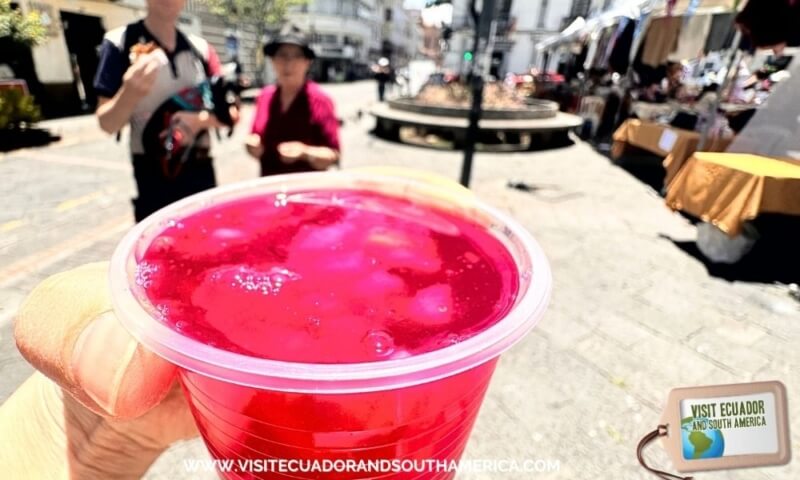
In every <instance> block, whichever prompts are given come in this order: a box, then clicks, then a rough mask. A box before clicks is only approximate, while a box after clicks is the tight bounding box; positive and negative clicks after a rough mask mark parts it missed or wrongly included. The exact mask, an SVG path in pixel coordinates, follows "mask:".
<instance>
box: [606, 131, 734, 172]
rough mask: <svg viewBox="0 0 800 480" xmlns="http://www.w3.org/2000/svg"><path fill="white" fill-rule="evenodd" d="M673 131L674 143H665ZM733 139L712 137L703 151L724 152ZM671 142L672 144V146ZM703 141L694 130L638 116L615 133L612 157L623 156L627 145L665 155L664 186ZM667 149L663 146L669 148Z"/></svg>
mask: <svg viewBox="0 0 800 480" xmlns="http://www.w3.org/2000/svg"><path fill="white" fill-rule="evenodd" d="M666 131H671V132H672V133H674V134H675V139H674V142H664V143H666V145H665V144H663V143H662V139H663V138H664V132H666ZM732 141H733V138H732V137H731V138H721V137H711V138H709V139H708V142H706V146H705V148H704V151H709V152H722V151H725V150H726V149H727V148H728V146H729V145H730V144H731V142H732ZM670 144H671V145H670ZM699 144H700V134H699V133H697V132H694V131H691V130H682V129H680V128H674V127H670V126H669V125H662V124H660V123H653V122H644V121H642V120H638V119H630V120H626V121H625V123H623V124H622V126H620V127H619V129H617V131H616V132H614V143H613V145H612V146H611V156H612V157H613V158H620V157H621V156H622V155H623V154H624V153H625V149H626V148H627V146H628V145H633V146H634V147H638V148H641V149H644V150H647V151H648V152H651V153H654V154H656V155H660V156H663V157H665V158H664V169H665V170H666V171H667V173H666V176H665V177H664V185H669V184H670V182H672V180H673V179H674V178H675V175H676V174H677V173H678V171H679V170H680V169H681V167H683V164H684V163H685V162H686V160H687V159H688V158H689V157H690V156H692V154H693V153H694V152H695V151H697V147H698V145H699ZM670 146H671V148H670V149H669V150H666V149H665V148H662V147H670Z"/></svg>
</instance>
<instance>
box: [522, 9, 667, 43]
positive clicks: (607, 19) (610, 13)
mask: <svg viewBox="0 0 800 480" xmlns="http://www.w3.org/2000/svg"><path fill="white" fill-rule="evenodd" d="M651 1H653V0H630V1H629V2H627V3H625V4H623V5H621V6H616V7H614V8H611V9H610V10H606V11H605V12H603V13H601V14H600V15H597V16H595V17H592V18H591V19H589V20H585V19H584V18H582V17H578V19H577V20H575V21H574V22H572V24H570V26H568V27H567V28H565V29H564V31H562V32H561V33H559V34H557V35H553V36H551V37H548V38H546V39H544V40H542V41H541V42H539V43H538V44H537V45H536V49H537V50H539V51H542V50H547V49H548V48H551V47H553V46H557V45H561V44H564V43H568V42H572V41H574V40H577V39H578V38H580V37H581V36H584V35H590V34H592V33H594V32H595V31H597V30H599V29H602V28H605V27H608V26H610V25H613V24H614V23H616V22H617V20H618V19H620V18H622V17H628V18H637V17H638V16H639V15H640V14H641V11H642V7H644V5H645V4H648V3H650V2H651ZM656 1H658V0H656Z"/></svg>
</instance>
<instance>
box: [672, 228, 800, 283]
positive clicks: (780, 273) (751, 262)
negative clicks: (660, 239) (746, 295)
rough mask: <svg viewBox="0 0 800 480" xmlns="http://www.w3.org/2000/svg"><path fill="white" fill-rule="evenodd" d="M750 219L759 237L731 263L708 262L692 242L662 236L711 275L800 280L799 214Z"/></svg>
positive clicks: (745, 279) (749, 279) (729, 278)
mask: <svg viewBox="0 0 800 480" xmlns="http://www.w3.org/2000/svg"><path fill="white" fill-rule="evenodd" d="M753 223H754V225H755V227H756V229H757V230H758V232H759V234H760V235H761V238H760V239H759V240H758V242H756V245H755V246H754V247H753V250H751V251H750V253H748V254H747V255H746V256H745V257H744V258H742V260H741V261H739V263H736V264H733V265H727V264H719V263H713V262H711V261H710V260H708V259H707V258H706V257H705V256H704V255H703V254H702V253H701V252H700V250H699V249H698V248H697V244H696V243H695V242H681V241H677V240H673V239H671V238H669V237H666V236H664V238H667V239H668V240H670V241H671V242H672V243H673V244H675V246H676V247H678V248H679V249H681V250H682V251H684V252H686V253H687V254H689V255H691V256H692V257H694V258H695V259H697V261H698V262H700V263H702V264H703V265H704V266H705V267H706V271H707V272H708V274H709V275H711V276H712V277H716V278H721V279H723V280H727V281H731V282H733V281H739V282H751V283H775V282H779V283H786V284H789V283H800V253H798V239H800V217H792V216H788V215H766V216H764V217H760V218H758V219H756V220H755V221H754V222H753Z"/></svg>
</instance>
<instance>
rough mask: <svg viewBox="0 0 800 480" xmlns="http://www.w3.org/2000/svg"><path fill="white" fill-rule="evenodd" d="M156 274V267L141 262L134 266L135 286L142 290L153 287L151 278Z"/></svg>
mask: <svg viewBox="0 0 800 480" xmlns="http://www.w3.org/2000/svg"><path fill="white" fill-rule="evenodd" d="M157 273H158V265H156V264H153V263H150V262H142V263H140V264H138V265H136V285H138V286H140V287H142V288H150V287H152V286H153V277H154V276H155V275H156V274H157Z"/></svg>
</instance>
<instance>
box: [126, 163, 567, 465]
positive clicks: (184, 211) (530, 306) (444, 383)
mask: <svg viewBox="0 0 800 480" xmlns="http://www.w3.org/2000/svg"><path fill="white" fill-rule="evenodd" d="M309 189H321V190H326V191H327V190H332V189H334V190H335V189H367V190H371V191H377V192H380V193H384V194H388V195H395V196H401V197H403V198H407V199H410V200H412V201H414V202H415V203H417V204H418V205H420V206H426V205H427V206H435V207H438V208H443V209H446V210H448V211H450V212H452V213H456V214H459V215H462V216H464V217H466V218H469V219H471V220H472V221H474V222H478V223H479V224H480V225H482V226H485V228H486V230H487V232H490V233H491V234H492V235H494V236H495V237H496V238H497V239H498V240H500V241H501V242H502V243H503V245H505V246H506V248H507V249H508V251H509V252H510V253H511V255H512V257H513V258H514V261H515V263H516V265H517V267H518V273H519V284H520V286H519V292H518V295H517V298H516V301H515V304H514V306H513V308H512V309H511V310H510V312H509V314H508V315H507V316H506V317H505V318H503V319H502V320H501V321H500V322H498V323H496V324H495V325H493V326H491V327H490V328H488V329H487V330H484V331H483V332H481V333H479V334H477V335H476V336H474V337H472V338H469V339H468V340H465V341H463V342H461V343H458V344H455V345H452V346H449V347H446V348H443V349H440V350H436V351H433V352H428V353H425V354H421V355H418V356H412V357H408V358H402V359H395V360H388V361H382V362H370V363H354V364H336V365H331V364H306V363H291V362H281V361H275V360H267V359H262V358H253V357H248V356H244V355H240V354H236V353H232V352H228V351H225V350H221V349H217V348H214V347H213V346H210V345H206V344H204V343H202V342H199V341H196V340H194V339H192V338H188V337H185V336H183V335H181V334H180V333H179V332H177V331H175V330H173V329H171V328H170V327H168V326H167V325H165V324H164V323H162V322H161V321H159V320H157V318H158V314H157V311H156V309H155V307H154V306H153V305H152V304H150V303H149V302H148V300H147V297H146V295H145V294H144V292H143V291H142V290H141V287H139V286H137V284H136V282H135V278H136V266H137V262H138V261H139V259H141V258H142V256H143V254H144V252H145V251H146V249H147V247H148V246H149V245H150V243H151V242H152V240H153V239H154V238H155V237H156V236H157V235H158V234H159V233H161V231H163V230H164V229H165V228H166V227H167V225H168V223H169V222H170V221H173V220H176V219H180V218H183V217H186V216H188V215H190V214H192V213H196V212H198V211H201V210H203V209H205V208H208V207H209V206H211V205H217V204H219V203H223V202H227V201H230V200H235V199H240V198H244V197H252V196H259V195H264V194H274V193H279V192H285V193H291V192H292V191H296V190H309ZM110 282H111V289H112V296H113V302H114V308H115V311H116V313H117V315H118V317H119V318H120V320H121V322H122V323H123V325H125V327H126V328H127V329H128V330H129V331H130V332H131V333H132V334H133V335H134V336H135V337H136V338H137V339H138V340H139V341H140V342H141V343H142V344H143V345H144V346H145V347H146V348H148V349H150V350H152V351H153V352H155V353H157V354H159V355H161V356H162V357H164V358H165V359H166V360H168V361H170V362H172V363H174V364H175V365H177V366H178V367H179V372H180V375H179V379H180V382H181V384H182V386H183V390H184V392H185V395H186V398H187V400H188V402H189V405H190V407H191V409H192V412H193V414H194V418H195V420H196V422H197V425H198V427H199V430H200V432H201V434H202V436H203V439H204V441H205V444H206V446H207V447H208V450H209V452H210V453H211V455H212V456H213V457H215V458H217V459H220V460H233V462H232V464H228V465H229V466H231V465H232V466H231V468H230V469H231V470H232V471H225V472H223V471H220V475H221V476H222V477H223V478H229V479H238V478H247V479H253V478H270V479H272V478H276V479H277V478H326V479H336V478H343V479H345V478H346V479H360V478H381V479H392V480H399V479H450V478H453V477H454V475H455V473H454V472H453V471H452V470H451V469H450V467H449V466H448V465H452V463H449V462H452V461H458V460H459V459H460V458H461V455H462V453H463V451H464V448H465V447H466V444H467V441H468V439H469V435H470V432H471V430H472V426H473V424H474V422H475V419H476V417H477V415H478V411H479V409H480V406H481V403H482V401H483V397H484V394H485V393H486V390H487V388H488V386H489V382H490V380H491V377H492V374H493V372H494V369H495V366H496V364H497V360H498V357H499V356H500V354H501V353H502V352H504V351H505V350H507V349H508V348H510V347H511V346H512V345H514V344H515V343H517V342H518V341H520V340H521V339H522V338H523V337H524V336H525V335H526V334H527V333H528V332H529V331H530V330H531V329H532V328H533V327H534V326H535V324H536V323H537V322H538V321H539V320H540V319H541V317H542V316H543V314H544V312H545V309H546V307H547V303H548V300H549V296H550V290H551V284H552V279H551V274H550V267H549V265H548V262H547V259H546V258H545V256H544V254H543V252H542V250H541V248H540V247H539V245H538V244H537V243H536V241H535V240H534V239H533V238H532V237H531V235H530V234H529V233H528V232H527V231H526V230H525V229H524V228H523V227H521V226H520V225H519V224H518V223H517V222H516V221H514V220H513V219H511V218H510V217H508V216H506V215H505V214H503V213H501V212H499V211H497V210H495V209H493V208H491V207H489V206H487V205H485V204H484V203H482V202H481V201H480V200H478V199H477V198H476V197H474V196H473V195H471V194H469V193H464V192H463V191H460V190H457V189H450V188H446V187H443V186H442V185H441V184H436V183H429V182H426V181H422V180H419V179H409V178H405V179H403V178H397V177H394V176H389V175H379V174H376V173H373V172H355V173H352V172H351V173H348V172H336V173H305V174H296V175H287V176H276V177H268V178H263V179H257V180H255V181H250V182H245V183H240V184H236V185H230V186H227V187H223V188H217V189H214V190H209V191H207V192H203V193H200V194H198V195H195V196H192V197H189V198H187V199H184V200H182V201H180V202H177V203H175V204H173V205H171V206H169V207H167V208H165V209H163V210H161V211H159V212H157V213H155V214H154V215H152V216H151V217H149V218H147V219H146V220H145V221H143V222H142V223H140V224H138V225H137V226H136V227H134V228H133V229H132V230H131V231H130V232H129V233H128V234H127V235H126V236H125V238H124V239H123V240H122V242H121V243H120V244H119V246H118V247H117V249H116V251H115V253H114V256H113V258H112V262H111V268H110ZM247 460H253V462H250V463H248V462H247ZM315 460H316V461H317V462H316V463H314V461H315ZM281 461H282V462H283V463H282V464H281V463H279V462H281ZM434 461H439V462H440V463H434ZM357 462H361V463H357ZM446 462H447V463H446ZM318 468H324V469H326V470H325V471H324V472H320V471H317V470H315V469H318ZM342 468H343V469H344V471H338V470H339V469H342ZM226 469H227V468H226ZM331 469H333V471H331ZM237 470H238V471H237ZM244 470H247V471H244ZM276 470H280V471H276Z"/></svg>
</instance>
